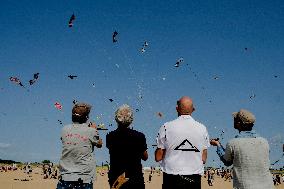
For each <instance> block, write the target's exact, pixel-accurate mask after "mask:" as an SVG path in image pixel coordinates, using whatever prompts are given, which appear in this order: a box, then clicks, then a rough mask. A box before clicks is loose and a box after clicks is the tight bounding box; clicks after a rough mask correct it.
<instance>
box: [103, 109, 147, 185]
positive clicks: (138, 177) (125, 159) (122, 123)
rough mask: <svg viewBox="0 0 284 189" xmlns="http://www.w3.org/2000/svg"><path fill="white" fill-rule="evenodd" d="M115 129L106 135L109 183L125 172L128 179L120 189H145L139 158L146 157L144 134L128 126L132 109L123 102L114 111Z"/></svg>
mask: <svg viewBox="0 0 284 189" xmlns="http://www.w3.org/2000/svg"><path fill="white" fill-rule="evenodd" d="M115 120H116V122H117V129H116V130H114V131H111V132H110V133H108V134H107V135H106V147H107V148H108V149H109V154H110V170H109V174H108V176H109V184H110V186H111V187H112V186H113V184H114V183H115V181H116V180H117V178H118V177H119V176H120V175H122V174H123V173H125V177H126V178H128V179H129V180H128V181H127V182H126V183H124V184H123V185H122V186H121V189H145V183H144V177H143V173H142V164H141V159H142V160H144V161H146V160H147V159H148V152H147V143H146V138H145V135H144V134H143V133H141V132H138V131H136V130H133V129H130V128H129V126H130V125H131V123H132V121H133V111H132V109H131V108H130V107H129V106H128V105H126V104H124V105H122V106H120V107H119V108H118V109H117V110H116V112H115Z"/></svg>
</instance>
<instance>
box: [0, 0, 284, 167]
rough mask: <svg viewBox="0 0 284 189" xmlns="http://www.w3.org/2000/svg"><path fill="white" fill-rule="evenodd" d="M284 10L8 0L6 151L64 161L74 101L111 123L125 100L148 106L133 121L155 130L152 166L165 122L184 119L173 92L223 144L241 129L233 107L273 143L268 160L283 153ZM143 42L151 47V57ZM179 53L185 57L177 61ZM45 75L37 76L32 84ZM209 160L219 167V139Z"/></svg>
mask: <svg viewBox="0 0 284 189" xmlns="http://www.w3.org/2000/svg"><path fill="white" fill-rule="evenodd" d="M283 8H284V3H283V1H277V0H275V1H247V0H246V1H223V0H221V1H220V0H219V1H202V2H200V1H186V0H184V1H183V0H172V1H154V2H153V1H150V0H142V1H126V0H120V1H110V0H106V1H88V0H85V1H75V0H70V1H34V0H29V1H28V0H23V1H1V7H0V23H1V26H0V27H1V29H0V65H1V67H0V89H1V90H0V95H1V99H2V100H1V106H0V129H1V137H0V158H2V159H14V160H18V161H42V160H43V159H50V160H52V161H54V162H58V160H59V158H60V153H61V142H60V139H59V138H60V131H61V128H62V126H61V125H60V124H59V123H58V120H61V121H62V122H63V123H64V124H67V123H70V122H71V108H72V101H73V100H74V99H76V100H78V101H83V102H88V103H90V104H92V105H93V110H92V113H91V117H92V120H94V121H96V122H97V123H104V124H105V125H106V126H107V127H108V125H109V124H111V123H112V124H113V126H111V127H108V128H109V131H111V130H114V129H115V128H116V126H115V123H114V121H113V117H114V111H115V110H116V108H117V107H118V106H119V105H121V104H123V103H127V104H129V105H130V106H132V107H133V109H139V112H135V120H134V123H133V127H134V128H135V129H137V130H139V131H142V132H143V133H144V134H145V135H146V137H147V143H148V146H149V154H150V158H149V160H148V161H147V162H146V163H144V165H147V166H151V165H157V164H156V163H154V158H153V153H154V148H152V147H151V145H152V144H154V143H155V137H156V134H157V132H158V129H159V127H160V126H161V125H162V124H163V123H164V122H166V121H169V120H172V119H174V118H175V117H176V112H175V104H176V100H177V99H178V98H179V97H181V96H183V95H188V96H191V97H192V98H193V100H194V103H195V107H196V112H195V113H194V114H193V117H194V118H195V119H196V120H198V121H200V122H201V123H203V124H205V125H206V126H207V128H208V131H209V134H210V136H211V137H220V134H221V133H222V131H224V136H223V140H222V141H223V143H226V142H227V141H228V140H229V139H230V138H232V137H234V135H236V134H237V133H236V131H235V130H234V129H233V126H232V124H233V122H232V117H231V113H232V112H234V111H238V110H239V109H240V108H246V109H248V110H250V111H252V112H253V113H254V114H255V115H256V118H257V121H256V125H255V129H256V130H257V131H258V133H259V134H260V135H262V136H264V137H266V138H267V139H268V141H269V142H270V145H271V153H270V158H271V162H273V161H275V160H277V159H278V158H279V157H280V156H281V155H282V144H283V143H284V135H283V125H282V121H283V117H284V108H283V107H284V101H283V99H282V98H281V96H282V95H283V92H284V82H283V81H284V79H283V78H284V66H283V64H284V36H283V33H284V12H283ZM73 13H74V14H75V16H76V19H75V21H74V26H73V27H72V28H69V27H68V21H69V18H70V16H71V15H72V14H73ZM115 30H116V31H118V33H119V34H118V42H117V43H115V44H114V43H112V33H113V32H114V31H115ZM144 41H147V42H148V43H149V46H148V47H147V48H146V52H145V53H143V54H142V53H141V52H140V51H139V50H140V49H141V47H142V45H143V43H144ZM246 48H247V50H246ZM180 57H183V59H184V63H183V64H181V66H180V67H178V68H176V67H174V64H175V63H176V60H177V59H179V58H180ZM37 72H39V73H40V75H39V80H38V81H37V82H36V83H35V84H34V85H32V86H29V84H28V81H29V80H30V79H32V77H33V74H34V73H37ZM68 75H77V76H78V78H75V79H73V80H71V79H69V78H68V77H67V76H68ZM11 76H15V77H18V78H19V79H21V81H22V82H23V84H24V85H26V89H24V88H22V87H20V86H17V85H15V84H13V83H11V82H10V81H9V78H10V77H11ZM214 77H218V79H214ZM93 84H94V85H93ZM254 94H255V97H254V98H252V99H251V98H250V96H253V95H254ZM140 97H142V98H140ZM110 98H111V99H113V100H114V101H113V102H110V101H109V100H108V99H110ZM55 102H60V103H61V104H62V105H63V110H62V111H59V110H57V109H55V108H54V103H55ZM157 112H162V113H163V117H162V118H160V117H158V116H157ZM100 134H101V136H102V138H103V139H105V134H106V132H102V131H100ZM95 154H96V159H97V162H98V163H100V162H102V161H104V160H107V159H108V151H107V149H106V148H105V147H103V148H102V149H100V150H96V151H95ZM208 165H213V166H219V165H220V163H219V160H218V158H217V155H216V153H215V149H214V148H213V147H212V148H210V149H209V158H208ZM277 166H283V161H282V162H280V163H279V164H278V165H277Z"/></svg>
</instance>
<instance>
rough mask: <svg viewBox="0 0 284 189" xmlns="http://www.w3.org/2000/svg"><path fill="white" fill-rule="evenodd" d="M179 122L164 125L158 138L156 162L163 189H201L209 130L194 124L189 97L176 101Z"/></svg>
mask: <svg viewBox="0 0 284 189" xmlns="http://www.w3.org/2000/svg"><path fill="white" fill-rule="evenodd" d="M176 110H177V113H178V118H177V119H175V120H173V121H170V122H167V123H165V124H164V125H163V126H162V127H161V128H160V130H159V133H158V136H157V149H156V151H155V160H156V161H157V162H160V164H161V168H162V171H163V187H162V188H163V189H173V188H178V189H184V188H191V189H200V188H201V175H202V174H203V173H204V164H205V162H206V159H207V148H208V147H209V146H210V143H209V136H208V132H207V129H206V127H205V126H204V125H202V124H201V123H199V122H197V121H195V120H194V119H193V118H192V117H191V114H192V112H193V111H194V110H195V109H194V106H193V102H192V100H191V98H189V97H186V96H185V97H182V98H181V99H179V100H178V101H177V107H176Z"/></svg>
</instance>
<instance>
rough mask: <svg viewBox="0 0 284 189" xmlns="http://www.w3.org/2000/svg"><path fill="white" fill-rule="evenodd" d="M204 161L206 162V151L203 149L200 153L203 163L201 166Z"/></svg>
mask: <svg viewBox="0 0 284 189" xmlns="http://www.w3.org/2000/svg"><path fill="white" fill-rule="evenodd" d="M206 160H207V149H204V150H203V151H202V162H203V164H205V163H206Z"/></svg>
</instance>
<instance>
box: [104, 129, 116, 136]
mask: <svg viewBox="0 0 284 189" xmlns="http://www.w3.org/2000/svg"><path fill="white" fill-rule="evenodd" d="M114 134H115V130H114V131H110V132H108V133H107V134H106V138H110V137H112V136H113V135H114Z"/></svg>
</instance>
